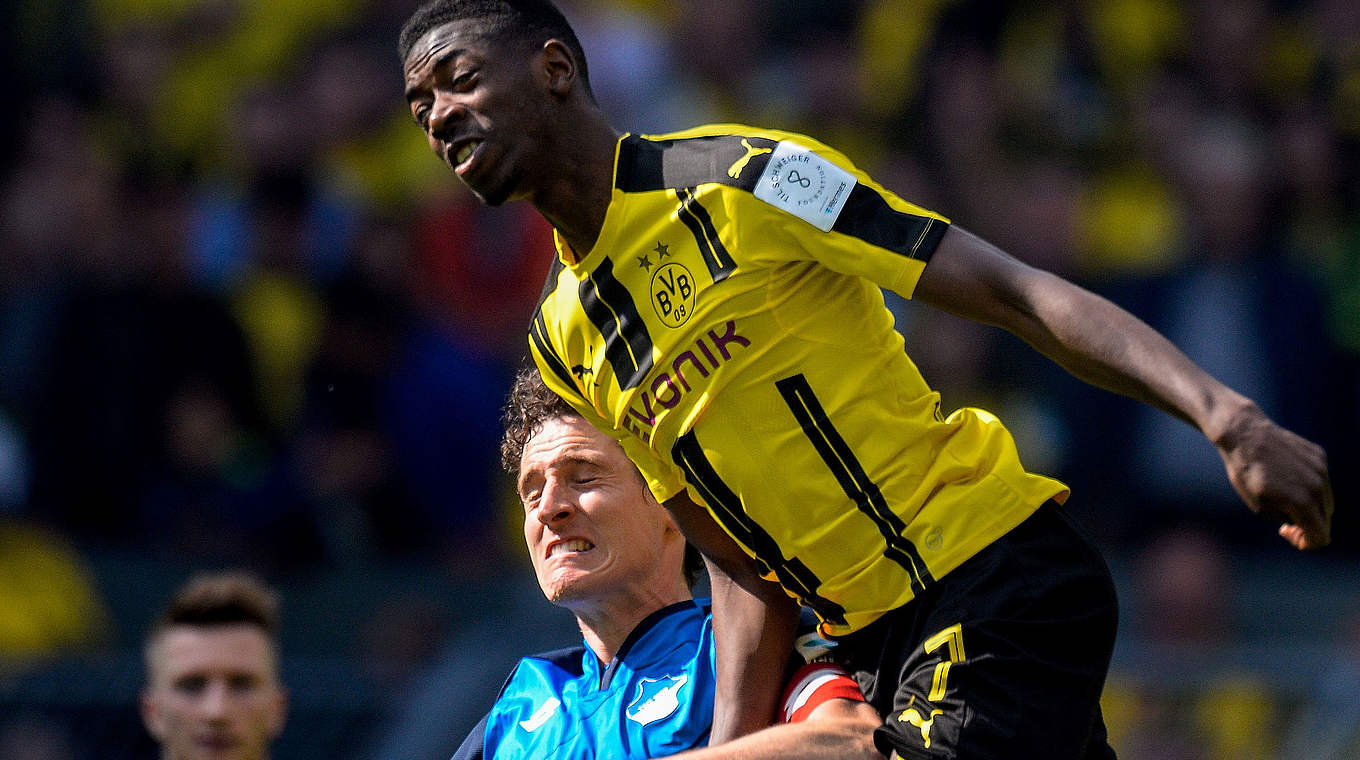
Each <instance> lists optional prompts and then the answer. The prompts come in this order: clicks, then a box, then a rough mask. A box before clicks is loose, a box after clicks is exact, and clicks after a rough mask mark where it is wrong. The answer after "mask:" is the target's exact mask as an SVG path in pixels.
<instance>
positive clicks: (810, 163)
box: [755, 140, 858, 232]
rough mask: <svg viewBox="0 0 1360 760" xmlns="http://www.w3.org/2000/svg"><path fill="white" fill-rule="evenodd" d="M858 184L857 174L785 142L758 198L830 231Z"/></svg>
mask: <svg viewBox="0 0 1360 760" xmlns="http://www.w3.org/2000/svg"><path fill="white" fill-rule="evenodd" d="M857 182H858V181H857V180H856V179H855V175H853V174H851V173H850V172H848V171H846V170H844V169H842V168H841V167H839V166H837V165H835V164H834V163H832V162H831V161H829V160H827V159H825V158H823V157H822V156H819V155H817V154H816V153H813V152H812V151H810V150H808V149H807V148H804V147H803V146H801V145H798V144H796V143H791V142H789V141H787V140H784V141H781V142H780V143H779V145H777V146H776V147H775V149H774V154H773V155H771V156H770V162H769V163H768V164H766V166H765V173H764V174H762V175H760V179H759V180H758V181H757V182H756V188H755V196H756V197H757V198H759V199H761V200H762V201H765V202H766V203H768V204H770V205H771V206H774V207H775V208H778V209H782V210H784V211H787V212H789V213H790V214H793V215H794V216H796V217H798V218H799V219H802V220H803V221H805V222H807V223H808V224H811V225H812V226H813V227H816V228H817V229H819V230H821V231H822V232H827V231H829V230H830V229H831V226H832V225H834V224H835V223H836V218H837V217H839V216H840V214H841V209H843V208H845V202H846V201H847V200H848V199H849V198H850V191H851V190H853V189H854V188H855V185H856V184H857Z"/></svg>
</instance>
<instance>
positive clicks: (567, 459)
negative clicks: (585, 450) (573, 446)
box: [515, 454, 605, 488]
mask: <svg viewBox="0 0 1360 760" xmlns="http://www.w3.org/2000/svg"><path fill="white" fill-rule="evenodd" d="M604 466H605V465H604V464H603V462H602V461H601V460H600V459H599V458H598V457H596V456H594V455H591V454H567V455H565V456H562V457H558V458H557V459H554V460H553V461H552V462H551V463H550V464H549V466H548V468H545V469H550V468H562V467H604ZM535 472H540V473H541V472H543V470H530V471H529V472H526V473H524V475H523V476H522V477H520V478H519V479H518V480H517V481H516V483H515V486H516V487H517V488H522V487H523V486H524V484H525V482H526V481H528V480H529V479H530V477H532V476H533V474H534V473H535Z"/></svg>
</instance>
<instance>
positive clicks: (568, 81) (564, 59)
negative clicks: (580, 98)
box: [540, 39, 577, 95]
mask: <svg viewBox="0 0 1360 760" xmlns="http://www.w3.org/2000/svg"><path fill="white" fill-rule="evenodd" d="M541 52H542V58H541V60H542V63H541V69H540V70H541V71H542V72H543V74H544V77H545V81H546V83H547V86H548V91H549V92H551V93H553V94H554V95H566V94H567V93H569V92H571V88H572V87H574V86H575V85H576V75H577V70H576V57H575V56H573V55H572V54H571V48H569V47H567V46H566V43H564V42H562V41H561V40H558V39H551V40H548V41H547V42H545V43H543V50H542V51H541Z"/></svg>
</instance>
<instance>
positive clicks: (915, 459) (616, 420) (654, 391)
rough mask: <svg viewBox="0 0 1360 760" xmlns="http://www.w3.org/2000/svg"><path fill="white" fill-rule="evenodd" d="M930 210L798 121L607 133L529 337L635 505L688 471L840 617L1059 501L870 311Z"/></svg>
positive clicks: (921, 241) (685, 481) (782, 572)
mask: <svg viewBox="0 0 1360 760" xmlns="http://www.w3.org/2000/svg"><path fill="white" fill-rule="evenodd" d="M948 225H949V221H948V220H947V219H945V218H944V217H942V216H940V215H938V214H935V213H933V212H930V211H926V210H924V209H921V208H918V207H916V206H914V205H912V204H910V203H907V202H905V201H903V200H901V199H899V198H897V197H896V196H895V195H893V194H892V193H890V192H888V191H886V190H884V189H883V188H882V187H880V186H878V185H877V184H875V183H874V182H873V181H872V180H871V179H869V178H868V177H867V176H866V175H864V174H863V173H862V172H860V171H859V170H857V169H856V168H855V167H854V166H853V165H852V164H851V163H850V162H849V161H848V160H847V159H846V158H845V157H844V156H842V155H841V154H839V153H837V152H836V151H834V150H832V149H830V148H828V147H826V146H825V145H822V144H821V143H818V142H816V141H814V140H812V139H810V138H807V137H804V136H801V135H796V134H790V133H785V132H778V131H773V130H766V129H756V128H751V127H745V126H738V125H711V126H705V127H699V128H696V129H691V130H687V131H684V132H677V133H674V134H668V135H658V136H638V135H625V136H624V137H623V138H622V139H621V140H620V141H619V143H618V147H617V150H616V154H615V166H614V188H613V195H612V199H611V201H610V205H609V208H608V212H607V215H606V217H605V221H604V226H603V228H602V229H601V231H600V236H599V239H598V241H597V242H596V244H595V247H594V248H593V249H592V250H591V251H590V252H589V253H588V254H587V255H585V256H583V257H581V258H579V260H578V259H577V257H576V256H575V255H574V252H572V251H570V250H569V249H568V248H567V247H566V245H565V243H564V242H562V240H561V239H560V238H559V239H558V260H557V263H556V264H555V265H554V267H553V269H552V271H551V273H550V274H549V277H548V282H547V284H546V286H545V289H544V295H543V300H542V302H541V305H540V306H539V308H538V310H537V312H536V313H535V314H534V320H533V324H532V326H531V328H530V347H531V353H532V355H533V357H534V359H535V361H536V363H537V364H538V366H539V369H540V371H541V373H542V375H543V378H544V380H545V381H546V382H547V384H548V386H549V387H551V388H552V389H553V390H554V391H556V392H557V393H558V394H560V395H561V396H563V397H564V398H565V399H567V400H568V401H569V402H571V403H572V405H573V406H575V407H576V408H577V409H579V410H580V411H581V413H582V414H583V415H584V416H585V417H586V418H587V419H588V420H590V421H591V422H592V423H594V424H595V425H597V426H598V427H600V428H601V429H602V430H605V431H606V432H610V433H611V434H612V435H614V436H615V437H616V438H618V439H619V440H620V442H621V443H622V444H623V446H624V449H625V450H626V451H627V452H628V455H629V456H630V457H631V458H632V459H633V461H634V462H635V463H636V464H637V466H638V468H639V469H640V470H641V471H642V473H643V475H644V476H645V477H646V479H647V481H648V483H649V485H650V486H651V489H652V491H653V493H654V494H655V495H656V498H657V500H658V501H663V502H664V501H665V500H666V499H668V498H670V497H671V496H674V495H676V494H677V493H679V492H680V491H681V490H682V489H688V491H689V494H690V496H691V497H692V498H693V499H694V500H695V501H696V502H697V503H699V504H702V505H704V506H705V507H706V508H707V509H708V510H709V511H710V512H711V513H712V515H713V517H714V518H715V520H716V521H717V522H718V523H719V524H720V525H721V526H722V527H723V529H724V530H726V531H727V532H728V533H729V534H731V535H732V537H733V538H735V539H736V540H737V542H738V543H740V544H741V546H742V547H743V548H744V549H745V550H746V551H747V552H749V553H750V554H751V555H752V556H753V557H755V558H756V560H757V561H758V562H759V563H760V565H761V567H762V570H763V571H765V573H766V576H767V577H769V578H772V579H777V580H778V581H779V582H780V583H782V584H783V586H784V588H785V589H787V590H788V591H789V593H790V594H792V595H793V596H795V597H796V598H798V599H799V600H800V601H801V602H802V603H804V604H806V605H808V606H809V607H811V608H813V609H814V610H816V611H817V613H818V614H819V615H820V616H821V617H822V619H823V629H824V631H825V632H826V633H827V634H829V635H838V634H845V633H849V632H851V631H854V630H858V629H859V628H862V627H863V626H865V625H867V624H868V623H870V622H871V621H873V620H874V619H876V618H877V617H878V616H880V615H882V614H883V613H884V612H887V611H888V610H891V609H894V608H896V607H899V606H901V605H903V604H905V603H906V602H908V601H910V600H911V599H912V598H913V597H914V596H915V595H916V594H918V593H920V592H921V591H922V590H923V589H924V588H926V587H927V586H929V585H930V584H931V583H932V582H933V580H934V579H935V578H938V577H940V576H942V575H943V574H945V573H947V572H949V571H950V570H951V569H953V568H955V567H957V566H958V565H959V564H960V563H961V562H963V561H964V560H965V559H967V558H968V557H970V556H972V555H973V554H975V553H976V552H977V551H978V550H979V549H981V548H982V547H984V546H986V545H987V544H989V543H991V542H992V541H994V540H995V539H996V538H998V537H1000V536H1001V535H1002V534H1004V533H1006V532H1007V531H1008V530H1010V529H1011V528H1012V527H1014V526H1016V525H1018V524H1019V523H1020V522H1021V521H1022V520H1024V519H1025V518H1026V517H1027V516H1029V515H1030V514H1031V513H1032V512H1033V511H1034V510H1035V509H1036V508H1037V507H1038V506H1039V505H1040V504H1042V503H1043V502H1044V501H1045V500H1047V499H1050V498H1056V499H1058V500H1062V499H1065V498H1066V495H1067V489H1066V487H1065V486H1064V485H1063V484H1061V483H1059V482H1057V481H1055V480H1051V479H1049V478H1045V477H1041V476H1038V475H1033V474H1030V473H1028V472H1026V471H1025V470H1024V468H1023V467H1022V466H1021V464H1020V460H1019V457H1018V455H1017V453H1016V449H1015V444H1014V441H1013V440H1012V438H1011V436H1010V434H1009V433H1008V432H1007V431H1006V429H1005V428H1004V427H1002V425H1001V423H1000V422H998V421H997V419H996V418H995V417H993V416H992V415H991V414H988V413H987V412H985V411H981V410H977V409H960V410H958V411H956V412H954V413H953V414H950V415H949V416H948V417H945V416H944V415H942V414H941V412H940V409H939V395H938V394H937V393H935V392H934V391H932V390H931V389H930V388H929V386H927V384H926V383H925V381H924V380H923V379H922V377H921V374H920V372H919V371H918V370H917V369H916V366H915V365H914V364H913V363H912V362H911V360H910V359H909V358H908V356H907V354H906V352H905V350H904V347H903V340H902V337H901V336H900V335H899V334H898V333H897V332H896V331H895V330H894V329H893V322H892V315H891V314H890V313H889V312H888V310H887V309H886V308H885V307H884V304H883V296H882V292H881V291H880V290H879V287H880V286H882V287H887V288H891V289H893V290H894V291H896V292H898V293H900V294H902V295H903V296H906V297H910V296H911V294H912V291H913V289H914V288H915V286H916V281H917V279H918V278H919V277H920V274H921V271H922V269H923V268H924V267H925V266H926V262H927V261H928V260H929V258H930V255H931V253H932V252H933V251H934V249H935V247H936V245H937V244H938V243H939V240H940V238H941V237H942V236H943V234H944V232H945V230H946V229H947V227H948Z"/></svg>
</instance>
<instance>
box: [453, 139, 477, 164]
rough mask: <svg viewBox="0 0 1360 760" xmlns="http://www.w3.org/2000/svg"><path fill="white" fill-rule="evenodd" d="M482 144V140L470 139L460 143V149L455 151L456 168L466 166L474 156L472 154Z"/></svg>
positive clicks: (454, 162)
mask: <svg viewBox="0 0 1360 760" xmlns="http://www.w3.org/2000/svg"><path fill="white" fill-rule="evenodd" d="M481 146H482V141H481V140H469V141H467V142H465V143H463V144H462V145H460V146H459V147H458V150H457V151H455V152H454V154H453V166H454V168H455V169H464V168H466V164H467V163H468V161H469V160H470V159H471V158H472V154H473V153H476V152H477V149H478V148H480V147H481Z"/></svg>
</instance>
